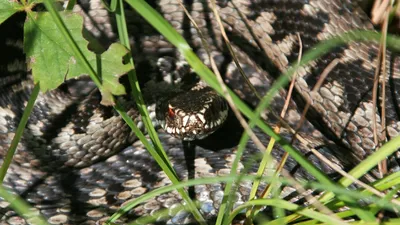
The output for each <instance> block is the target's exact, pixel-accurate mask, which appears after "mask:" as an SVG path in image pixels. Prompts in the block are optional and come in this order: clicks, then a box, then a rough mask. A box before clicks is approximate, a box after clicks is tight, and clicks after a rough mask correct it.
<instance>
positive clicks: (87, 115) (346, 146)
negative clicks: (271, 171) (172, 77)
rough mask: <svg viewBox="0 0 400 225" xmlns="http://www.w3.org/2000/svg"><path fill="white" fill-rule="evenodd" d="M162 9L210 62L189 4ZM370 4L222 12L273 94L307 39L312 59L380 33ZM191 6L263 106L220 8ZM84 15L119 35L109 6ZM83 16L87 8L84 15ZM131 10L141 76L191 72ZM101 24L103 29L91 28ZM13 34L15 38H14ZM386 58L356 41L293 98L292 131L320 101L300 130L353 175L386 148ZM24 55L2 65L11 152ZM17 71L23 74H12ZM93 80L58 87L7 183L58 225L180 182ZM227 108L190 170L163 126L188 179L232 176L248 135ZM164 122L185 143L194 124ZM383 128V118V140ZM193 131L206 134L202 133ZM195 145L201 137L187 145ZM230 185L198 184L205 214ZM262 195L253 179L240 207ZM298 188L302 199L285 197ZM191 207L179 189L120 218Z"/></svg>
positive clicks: (255, 78)
mask: <svg viewBox="0 0 400 225" xmlns="http://www.w3.org/2000/svg"><path fill="white" fill-rule="evenodd" d="M151 4H152V5H153V6H155V7H156V8H157V10H158V11H159V12H160V13H161V14H162V15H163V16H164V17H165V18H166V19H167V20H168V21H169V22H170V23H171V24H172V25H173V26H174V27H175V28H176V29H177V30H178V31H179V32H180V33H181V34H182V35H183V36H184V37H185V38H186V39H187V41H188V42H189V44H191V46H192V48H193V50H194V51H195V52H196V53H197V55H198V56H199V57H200V58H201V59H202V60H203V61H204V62H205V64H206V65H209V64H210V62H209V58H208V55H207V54H206V52H205V50H204V48H203V47H202V45H201V39H200V36H199V34H198V31H197V30H196V29H195V28H194V26H193V25H192V24H191V23H190V21H189V20H188V18H187V17H186V16H185V14H184V12H183V10H182V8H181V7H180V5H179V4H178V3H177V2H176V1H174V0H160V1H156V2H152V3H151ZM363 4H364V1H350V0H349V1H345V0H342V1H339V0H332V1H328V0H307V1H306V0H285V1H276V0H255V1H249V0H234V1H226V2H225V1H223V2H220V3H219V4H218V5H217V7H218V8H219V13H220V16H221V19H222V21H223V23H224V28H225V30H226V32H227V34H228V36H229V38H230V41H231V43H232V48H233V50H234V51H235V53H236V57H237V59H238V60H239V62H240V65H241V67H242V68H243V70H244V71H245V73H246V74H247V75H248V76H249V77H250V81H251V82H252V83H253V85H254V86H255V88H256V89H257V91H259V92H260V93H261V94H265V93H266V92H267V91H268V88H269V87H270V86H271V85H272V83H273V82H274V80H275V79H276V78H277V77H278V76H279V74H280V73H281V72H283V71H286V70H287V69H288V67H289V64H290V63H291V62H295V61H296V60H297V57H298V54H299V48H300V44H299V39H298V36H300V39H301V43H302V46H303V51H304V52H305V51H307V50H309V49H311V48H313V46H314V45H315V44H317V43H319V42H320V41H323V40H325V39H327V38H329V37H331V36H334V35H337V34H341V33H344V32H346V31H350V30H352V29H373V26H372V24H371V23H370V22H369V19H368V17H367V16H366V14H365V12H364V11H362V8H361V5H363ZM185 6H186V8H187V9H188V11H189V12H190V14H191V15H192V17H193V18H194V20H195V22H196V24H197V25H198V27H199V29H200V30H201V31H202V34H203V35H204V36H205V37H206V41H207V42H208V43H209V45H210V50H211V55H212V57H213V58H214V59H215V61H216V63H217V66H218V67H219V69H220V71H221V73H222V74H223V75H224V79H225V82H226V83H227V84H228V85H229V86H230V87H232V89H233V90H234V91H235V92H236V93H237V94H238V95H239V96H240V97H241V98H243V99H244V100H245V101H246V102H247V103H248V104H249V105H252V106H256V104H257V103H258V101H259V100H258V98H257V97H256V96H255V95H254V94H253V93H252V92H251V90H250V89H249V87H248V86H247V85H246V84H245V82H244V80H243V78H241V77H240V76H239V70H238V69H237V67H236V66H235V63H234V60H233V58H232V56H231V55H230V54H229V53H228V50H227V48H226V45H225V43H224V41H223V39H222V38H221V31H220V27H219V26H218V25H217V23H216V20H215V15H214V14H212V13H211V4H210V3H209V2H205V1H196V0H193V1H188V2H186V3H185ZM82 8H83V9H89V10H88V12H89V13H88V14H87V15H86V17H85V18H86V19H87V18H88V17H87V16H88V15H89V16H90V17H91V18H92V20H91V22H87V24H89V25H87V26H88V29H89V30H91V31H92V33H93V34H94V35H95V36H97V37H99V39H101V40H104V42H105V43H107V41H109V40H112V39H114V38H115V34H114V33H113V32H112V29H110V24H112V22H110V19H108V17H107V13H106V11H105V10H104V9H103V8H102V7H101V5H100V4H99V3H98V2H97V1H92V2H90V3H87V4H84V3H83V4H82ZM76 10H77V11H80V12H81V13H82V12H83V13H84V12H85V10H82V9H79V8H77V9H76ZM86 12H87V11H86ZM131 15H132V17H129V22H130V27H131V28H132V29H133V30H135V29H136V30H140V31H141V32H132V36H133V43H132V46H133V52H137V53H138V54H137V55H136V57H137V59H135V62H137V71H138V74H141V72H142V73H143V74H145V73H148V74H156V75H160V74H162V73H163V72H165V73H169V72H171V71H174V68H175V67H179V63H180V60H179V59H180V55H179V53H177V52H176V50H175V49H174V48H173V47H172V46H171V45H170V44H169V43H168V42H166V41H165V40H164V38H163V37H162V36H160V35H159V34H158V33H157V32H156V31H154V29H153V28H151V27H150V26H149V25H147V23H145V22H144V21H143V20H142V19H141V18H140V17H139V16H137V15H136V14H131ZM88 21H89V20H88ZM93 21H94V24H95V25H96V26H93V25H92V24H91V23H93ZM6 25H7V24H6ZM6 25H5V24H2V25H1V28H2V29H6V28H4V27H5V26H6ZM297 34H298V35H297ZM6 38H10V39H9V40H13V38H14V37H10V36H9V37H6ZM7 40H8V39H7ZM4 43H5V44H6V45H7V47H9V48H14V46H13V45H12V44H11V45H10V44H9V43H12V41H4ZM16 52H21V50H17V51H16ZM377 52H378V45H376V44H375V43H372V44H371V43H360V42H351V43H349V44H347V45H346V46H342V47H337V48H336V49H334V50H333V51H331V52H329V53H327V54H325V55H324V56H323V57H322V58H320V59H318V60H317V61H314V62H312V63H311V64H310V65H308V66H305V67H303V68H301V69H300V70H299V72H298V74H297V80H296V84H295V94H294V101H292V102H291V103H290V105H289V109H288V113H287V115H286V116H285V118H284V119H285V120H286V121H287V123H288V124H289V125H291V126H292V127H295V126H296V124H297V123H298V121H299V119H300V112H301V109H302V107H298V106H303V105H304V103H305V102H306V101H311V103H312V107H311V110H310V113H308V116H307V118H308V120H307V121H306V122H305V123H304V125H303V126H302V128H301V129H300V131H299V135H300V136H303V137H305V139H307V140H309V141H310V142H311V146H312V147H315V148H317V147H318V150H319V151H320V153H322V154H323V155H324V156H326V157H327V158H329V159H330V160H331V161H333V162H334V163H335V164H337V165H338V166H340V167H342V168H344V169H350V168H352V167H353V166H354V165H356V164H358V163H359V162H360V161H361V160H363V159H364V158H365V157H367V156H368V155H370V154H371V153H372V152H373V151H374V150H375V148H376V147H377V146H376V144H375V142H374V141H373V129H372V124H373V122H372V121H373V114H374V113H375V112H374V111H373V108H374V106H373V104H372V87H373V79H374V70H375V67H376V65H377ZM21 55H22V54H21ZM21 55H18V56H15V57H14V56H8V57H6V58H7V59H10V60H9V61H7V60H4V61H3V60H2V62H6V64H7V66H6V67H1V72H2V78H1V79H2V80H0V84H1V91H0V94H1V95H0V155H1V156H4V155H5V154H6V151H7V148H8V146H9V144H10V141H11V139H12V137H13V135H14V132H15V129H16V126H17V124H18V121H19V119H20V117H21V114H22V110H21V109H23V108H24V105H25V104H26V101H27V99H28V97H29V94H30V92H31V90H32V88H33V84H32V83H31V82H30V80H29V79H25V77H26V70H25V69H24V66H23V63H21V62H20V61H14V58H18V57H20V58H21ZM139 56H140V57H139ZM2 57H3V56H2ZM13 57H14V58H13ZM386 57H387V60H386V65H385V66H386V68H387V71H388V76H387V77H386V84H387V86H386V98H387V99H386V109H387V110H386V135H385V136H380V137H379V138H380V139H384V140H389V139H392V138H394V137H396V136H397V135H398V132H400V122H399V117H400V116H399V114H398V112H399V110H398V108H399V101H400V95H399V94H398V92H397V91H396V89H397V88H396V87H398V85H400V81H399V76H400V66H399V57H397V55H396V53H392V52H390V51H388V52H387V54H386ZM22 58H23V55H22ZM160 58H163V59H172V61H171V62H172V63H171V65H172V69H170V71H167V70H166V69H165V68H164V67H160V66H157V61H158V60H159V59H160ZM335 59H337V60H338V64H337V65H336V66H335V67H334V68H333V69H332V70H331V71H330V73H329V75H328V77H327V79H326V81H325V82H324V83H323V85H322V87H321V88H320V90H319V91H318V92H311V89H312V88H313V86H314V85H315V83H317V81H318V79H319V76H320V74H321V73H322V71H323V70H324V69H325V68H326V67H327V66H328V65H329V64H330V63H331V62H332V61H333V60H335ZM10 65H13V66H10ZM176 65H178V66H176ZM18 68H23V69H18ZM12 74H17V76H11V75H12ZM144 83H146V82H144ZM87 84H88V82H87V81H86V80H84V79H83V80H79V81H71V82H69V83H67V84H65V85H63V86H62V87H61V88H59V89H57V90H55V91H51V92H49V93H47V94H43V95H40V96H39V99H38V100H37V102H38V103H37V105H36V106H35V108H34V112H33V114H32V116H31V118H30V119H29V123H28V125H27V128H26V131H25V134H24V137H23V139H22V141H21V143H20V146H19V148H18V151H17V153H16V155H15V156H14V159H13V163H12V165H11V167H10V169H9V171H8V173H7V177H6V179H5V182H4V184H5V186H6V187H8V188H10V189H11V190H12V191H13V192H15V193H17V194H19V195H20V196H22V197H23V198H24V199H25V200H26V201H27V202H28V203H30V204H31V205H32V206H33V207H34V208H35V209H37V210H38V211H39V212H40V213H41V214H43V215H44V217H45V218H46V219H47V220H48V222H49V223H51V224H94V223H96V222H99V221H100V222H101V221H105V220H106V219H107V218H108V217H109V216H110V215H112V214H113V213H114V212H116V210H118V209H119V208H120V207H121V206H123V205H124V204H127V202H129V201H132V200H133V199H136V198H137V197H139V196H141V195H143V194H144V193H146V192H148V191H150V190H153V189H155V188H157V187H162V186H165V185H167V184H170V183H171V182H170V180H169V179H168V178H167V177H166V175H165V174H164V173H163V172H162V171H161V169H160V168H159V167H158V165H157V164H156V163H155V161H154V160H153V159H152V158H151V157H150V156H149V154H148V153H147V151H146V150H145V148H144V146H143V145H142V144H141V143H140V142H139V141H138V140H137V138H136V136H135V135H134V134H133V133H132V132H131V131H130V129H129V127H128V126H127V125H126V124H125V123H124V122H123V120H122V119H121V118H120V117H119V116H118V115H117V113H116V112H114V111H113V110H112V109H111V108H109V107H105V106H100V105H98V102H99V101H100V96H99V94H98V93H96V92H92V91H91V90H92V89H90V87H92V86H90V85H89V86H88V85H87ZM143 86H146V84H143ZM82 87H89V89H88V90H84V94H75V91H74V90H78V89H82ZM144 90H145V92H146V90H147V95H150V96H151V97H150V98H148V101H151V99H152V100H154V98H156V97H154V94H153V92H152V91H149V89H146V88H145V89H144ZM207 90H208V89H207ZM145 94H146V93H145ZM285 96H286V92H285V90H281V91H280V93H279V94H278V95H277V96H275V98H274V102H273V103H272V105H271V107H270V109H269V111H266V112H264V113H263V119H264V120H265V121H267V122H268V123H269V124H271V125H273V124H276V123H277V122H278V120H277V119H276V118H274V117H273V116H272V112H275V113H277V114H279V112H280V110H281V107H282V104H283V102H284V98H285ZM171 101H172V103H171V102H169V104H166V105H164V106H162V107H161V106H160V108H164V112H167V114H166V115H167V118H169V119H174V118H175V117H174V116H175V114H179V111H178V110H176V111H174V112H173V113H171V111H168V110H169V109H173V108H174V107H175V106H174V104H173V100H171ZM125 103H126V105H125V106H127V107H130V108H131V109H130V110H129V111H128V114H129V116H131V117H132V118H134V119H135V121H136V122H138V123H140V122H139V116H138V115H139V113H138V111H137V110H136V109H135V106H134V105H135V104H133V103H129V102H125ZM225 104H226V103H221V104H218V107H222V112H223V113H221V116H222V117H227V122H225V123H223V124H222V122H220V123H216V122H215V123H213V127H215V128H217V127H218V128H219V129H218V130H216V131H215V130H212V131H213V132H214V131H215V132H214V133H213V134H212V135H210V136H209V137H207V138H204V139H202V140H197V141H195V142H194V143H195V144H196V145H197V147H196V154H195V156H194V158H193V160H194V167H193V168H188V165H187V164H186V163H184V162H185V161H186V160H187V158H185V155H184V151H183V149H182V148H183V147H182V143H181V141H180V140H179V139H176V138H174V137H171V136H169V135H168V134H166V133H165V132H164V131H162V130H160V133H159V136H160V139H161V142H162V143H163V146H164V148H165V149H166V152H167V154H168V156H169V157H170V159H171V161H172V163H173V165H174V168H175V170H176V171H177V173H178V176H179V177H180V178H182V179H186V178H187V177H188V169H189V173H190V170H193V171H194V177H212V176H216V175H224V174H228V173H229V172H230V167H231V164H232V162H233V160H234V154H235V151H236V145H237V144H238V142H239V139H240V136H241V134H242V129H241V128H240V126H239V124H238V122H237V121H236V120H235V119H234V117H233V116H232V115H231V114H230V113H229V114H228V113H227V111H226V105H225ZM185 105H187V104H185ZM165 109H167V111H165ZM202 110H203V108H199V109H198V110H197V111H195V113H194V114H191V115H190V116H188V115H187V114H186V113H185V115H183V118H185V116H186V119H179V122H178V123H179V124H180V125H185V124H189V123H190V122H191V121H192V119H191V118H192V117H193V121H194V120H195V119H196V120H197V121H202V120H203V119H205V118H203V117H202V114H200V116H199V115H198V114H199V113H200V112H201V111H202ZM161 114H162V113H161ZM376 116H377V118H378V121H381V120H382V118H381V117H380V114H377V115H376ZM195 117H196V118H195ZM165 124H167V123H165ZM209 126H210V127H211V125H209ZM164 127H165V128H166V131H167V132H168V133H174V135H175V136H178V137H180V138H185V137H184V136H185V135H184V134H183V131H182V127H180V129H181V131H182V132H181V133H178V132H177V130H178V129H177V128H171V127H168V125H164ZM382 129H383V128H382V127H381V125H380V123H378V127H377V130H378V133H381V131H382ZM187 130H188V131H190V132H189V133H191V134H194V135H195V136H196V135H197V134H198V133H199V132H198V131H195V132H193V131H194V130H191V129H187ZM169 131H171V132H169ZM185 131H186V129H185ZM254 132H255V134H256V136H257V137H258V138H260V140H261V142H262V143H263V144H265V145H266V144H267V143H268V141H269V137H266V136H265V135H263V133H262V132H260V131H259V130H258V129H255V130H254ZM281 132H282V136H283V137H284V138H287V139H289V138H291V136H292V135H291V134H290V132H289V131H288V130H287V129H284V128H283V129H282V131H281ZM199 137H200V138H203V137H204V136H203V135H198V136H197V138H199ZM193 139H194V137H193V135H191V136H187V138H186V140H193ZM294 146H295V147H296V148H297V149H299V150H300V151H301V152H303V153H304V154H306V155H307V157H308V159H309V160H310V161H311V162H312V163H313V164H314V165H315V166H317V167H318V168H319V169H321V170H322V171H323V172H324V173H326V174H328V175H331V176H335V171H334V170H333V169H332V168H331V167H329V166H328V165H326V164H325V163H323V162H321V161H320V159H318V158H317V157H315V156H314V155H312V154H309V148H308V147H309V146H308V147H307V146H305V144H304V143H300V142H295V143H294ZM258 153H260V151H259V150H257V147H256V145H255V144H254V143H253V142H252V141H250V142H249V143H248V144H247V147H246V151H245V154H244V156H243V159H242V164H241V167H244V164H245V162H246V161H247V160H249V159H251V158H252V156H253V155H255V154H258ZM272 155H273V156H274V158H276V159H279V158H280V157H281V156H282V155H283V150H282V149H281V147H280V146H276V147H275V150H274V151H273V152H272ZM396 156H397V155H394V156H393V157H391V158H390V159H389V168H390V169H392V170H395V169H397V168H398V167H397V163H398V162H397V157H396ZM253 167H254V168H253ZM253 167H250V168H249V170H250V171H249V172H254V171H256V170H257V168H256V167H255V166H253ZM285 168H286V169H287V170H288V171H290V172H291V173H292V175H294V176H295V177H297V178H303V179H313V178H312V176H310V175H309V174H308V173H307V172H306V171H305V170H304V169H302V168H301V167H299V166H298V164H297V162H296V161H294V160H293V159H292V158H290V157H289V159H288V162H287V163H286V165H285ZM223 188H224V185H223V184H219V183H217V184H212V185H197V186H196V187H195V189H194V192H195V198H196V199H197V200H198V201H199V202H200V205H201V212H202V213H203V215H204V217H205V218H206V219H209V221H212V220H213V218H215V216H216V214H217V212H218V208H219V204H220V202H221V200H222V197H223ZM250 188H251V184H250V183H246V182H244V183H242V184H241V185H240V188H239V189H238V192H237V193H236V198H237V199H236V203H235V206H234V207H236V206H238V205H240V204H242V203H243V202H245V201H246V200H247V197H248V195H249V192H250ZM288 193H290V192H287V193H286V194H283V195H288ZM181 202H182V200H181V197H180V196H179V195H178V194H177V193H175V192H171V193H168V194H162V195H159V196H157V197H155V198H153V199H151V200H149V201H147V202H146V203H144V204H142V205H139V206H137V207H135V208H134V209H132V210H131V211H129V212H128V213H127V214H126V215H125V216H124V217H123V218H122V219H120V220H119V221H118V223H121V224H123V223H126V222H127V221H131V220H132V219H134V218H137V217H139V216H142V215H149V214H154V213H155V212H156V211H157V210H160V209H169V210H172V209H174V208H175V207H177V205H178V204H179V203H181ZM0 207H1V210H0V215H1V218H2V219H1V221H2V222H0V224H25V223H28V222H29V221H25V220H24V219H23V218H22V217H21V216H20V215H18V214H16V213H15V212H14V211H13V210H11V209H10V208H9V205H8V203H6V202H4V201H3V202H0ZM160 220H161V218H160ZM167 221H168V223H170V224H184V223H189V222H193V219H192V218H191V217H190V216H188V213H184V212H182V213H180V214H178V215H176V216H173V217H172V218H170V219H167Z"/></svg>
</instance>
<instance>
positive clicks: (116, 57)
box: [24, 12, 133, 105]
mask: <svg viewBox="0 0 400 225" xmlns="http://www.w3.org/2000/svg"><path fill="white" fill-rule="evenodd" d="M60 16H61V18H62V19H63V21H64V23H65V25H66V26H67V28H68V30H69V32H70V33H71V35H72V37H73V38H74V40H75V41H76V43H77V45H78V47H79V48H80V50H81V51H82V53H83V54H84V55H85V57H86V59H87V60H88V62H89V63H90V64H91V66H92V68H101V70H100V71H97V73H98V74H99V75H100V76H101V80H102V86H101V87H100V91H101V94H102V96H103V98H102V102H101V103H102V104H103V105H114V101H113V98H112V95H123V94H125V93H126V92H125V88H124V86H123V85H122V84H120V83H119V78H120V77H121V76H122V75H123V74H125V73H127V72H128V71H130V70H132V69H133V67H132V65H131V64H123V57H124V56H125V55H126V54H128V52H129V51H128V50H127V49H126V48H125V47H124V46H123V45H121V44H112V45H111V46H110V48H109V49H108V50H107V51H105V52H104V53H103V54H101V55H100V57H99V60H98V61H97V57H96V55H95V54H94V53H93V52H91V51H89V50H88V48H87V46H88V41H87V40H85V39H84V38H83V36H82V29H83V18H82V17H81V16H80V15H77V14H73V13H65V12H63V13H60ZM24 36H25V38H24V50H25V52H26V55H27V57H28V66H29V68H31V69H32V74H33V80H34V82H35V83H37V82H39V81H40V88H41V91H43V92H45V91H47V90H51V89H54V88H57V87H58V86H59V85H60V84H61V83H62V82H63V81H64V80H66V79H70V78H73V77H77V76H79V75H82V74H87V71H86V70H85V68H84V67H83V66H82V65H81V64H79V62H77V60H76V59H75V57H74V53H73V51H72V49H71V48H70V47H69V45H68V44H67V43H66V42H65V41H64V36H62V34H61V32H59V31H58V28H57V26H56V24H55V23H54V22H53V20H52V18H51V15H50V14H49V13H46V12H42V13H30V14H29V16H28V20H27V22H26V23H25V26H24ZM97 63H100V65H97Z"/></svg>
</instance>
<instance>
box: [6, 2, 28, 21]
mask: <svg viewBox="0 0 400 225" xmlns="http://www.w3.org/2000/svg"><path fill="white" fill-rule="evenodd" d="M23 8H24V7H23V6H22V5H21V4H19V2H17V1H13V0H0V24H2V23H3V22H4V21H5V20H6V19H8V18H9V17H10V16H12V15H13V14H14V13H16V12H18V11H20V10H22V9H23Z"/></svg>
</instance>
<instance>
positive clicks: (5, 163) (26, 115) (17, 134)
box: [0, 84, 40, 185]
mask: <svg viewBox="0 0 400 225" xmlns="http://www.w3.org/2000/svg"><path fill="white" fill-rule="evenodd" d="M39 91H40V86H39V84H36V85H35V87H34V88H33V90H32V94H31V96H30V97H29V100H28V104H27V105H26V108H25V110H24V113H23V114H22V117H21V120H20V121H19V124H18V127H17V130H16V132H15V135H14V138H13V140H12V141H11V145H10V148H9V149H8V151H7V155H6V157H5V158H4V160H3V165H1V168H0V185H2V184H3V181H4V177H5V176H6V174H7V170H8V167H10V164H11V161H12V158H13V156H14V153H15V151H16V149H17V146H18V143H19V141H20V140H21V137H22V134H23V133H24V130H25V126H26V123H27V122H28V119H29V115H30V114H31V112H32V110H33V106H34V105H35V101H36V99H37V97H38V95H39Z"/></svg>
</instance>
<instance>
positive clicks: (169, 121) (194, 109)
mask: <svg viewBox="0 0 400 225" xmlns="http://www.w3.org/2000/svg"><path fill="white" fill-rule="evenodd" d="M227 116H228V105H227V103H226V102H225V100H224V99H223V98H222V97H221V96H220V95H218V93H216V92H215V91H214V90H213V89H212V88H210V87H208V86H205V85H202V84H198V85H196V86H194V87H193V88H191V89H190V90H189V91H185V92H182V93H181V94H178V95H176V96H174V97H172V98H170V99H169V100H167V101H164V102H162V103H159V104H157V109H156V117H157V120H158V122H159V123H160V124H161V127H162V128H163V129H164V130H165V131H166V132H167V133H169V134H170V135H172V136H174V137H176V138H180V139H182V140H185V141H193V140H199V139H203V138H205V137H207V136H208V135H210V134H212V133H213V132H215V131H216V130H217V129H218V128H219V127H220V126H221V125H222V124H223V123H224V122H225V120H226V118H227Z"/></svg>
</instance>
